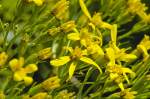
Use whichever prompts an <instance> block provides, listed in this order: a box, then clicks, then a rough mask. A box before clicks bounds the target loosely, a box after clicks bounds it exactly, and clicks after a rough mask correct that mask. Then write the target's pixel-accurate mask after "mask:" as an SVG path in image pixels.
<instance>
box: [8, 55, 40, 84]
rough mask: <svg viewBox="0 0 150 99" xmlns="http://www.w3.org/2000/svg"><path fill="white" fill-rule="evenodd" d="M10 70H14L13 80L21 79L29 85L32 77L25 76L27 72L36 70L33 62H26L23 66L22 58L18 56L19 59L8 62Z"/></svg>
mask: <svg viewBox="0 0 150 99" xmlns="http://www.w3.org/2000/svg"><path fill="white" fill-rule="evenodd" d="M9 65H10V68H11V70H12V71H13V72H14V75H13V77H14V80H15V81H22V80H24V83H25V84H26V85H30V84H31V83H32V82H33V79H32V77H29V76H27V74H28V73H33V72H35V71H37V69H38V68H37V66H36V65H35V64H28V65H27V66H25V68H23V65H24V58H23V57H20V58H19V59H12V60H11V61H10V62H9Z"/></svg>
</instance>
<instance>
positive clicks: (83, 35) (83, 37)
mask: <svg viewBox="0 0 150 99" xmlns="http://www.w3.org/2000/svg"><path fill="white" fill-rule="evenodd" d="M67 37H68V39H70V40H74V41H80V43H81V45H83V46H85V47H86V48H87V51H88V52H89V54H98V55H99V56H101V57H103V56H104V52H103V50H102V48H101V47H100V46H99V45H98V44H97V43H96V42H95V41H94V40H93V39H98V41H99V42H98V43H100V44H102V37H98V36H92V35H91V34H90V33H89V32H88V30H87V28H83V29H82V30H81V32H80V33H79V32H76V33H70V34H68V35H67Z"/></svg>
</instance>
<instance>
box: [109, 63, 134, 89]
mask: <svg viewBox="0 0 150 99" xmlns="http://www.w3.org/2000/svg"><path fill="white" fill-rule="evenodd" d="M107 71H108V72H109V73H110V79H111V80H114V81H115V82H116V83H118V86H119V87H120V89H121V90H124V87H123V83H122V82H123V78H125V80H126V81H127V82H128V83H130V82H129V79H128V77H127V75H126V74H127V73H128V74H130V75H131V76H132V77H135V73H134V72H133V71H132V70H131V69H129V68H125V67H123V66H121V65H117V64H115V65H111V66H108V67H107Z"/></svg>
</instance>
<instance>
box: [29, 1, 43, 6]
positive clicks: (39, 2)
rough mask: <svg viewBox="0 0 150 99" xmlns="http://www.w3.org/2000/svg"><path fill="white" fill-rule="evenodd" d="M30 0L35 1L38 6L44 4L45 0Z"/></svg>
mask: <svg viewBox="0 0 150 99" xmlns="http://www.w3.org/2000/svg"><path fill="white" fill-rule="evenodd" d="M28 1H29V2H32V1H33V2H34V3H35V4H36V5H37V6H41V5H43V3H44V1H45V0H28Z"/></svg>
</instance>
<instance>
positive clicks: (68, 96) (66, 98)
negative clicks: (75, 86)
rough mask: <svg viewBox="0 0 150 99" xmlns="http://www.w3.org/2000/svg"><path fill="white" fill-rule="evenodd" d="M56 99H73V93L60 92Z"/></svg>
mask: <svg viewBox="0 0 150 99" xmlns="http://www.w3.org/2000/svg"><path fill="white" fill-rule="evenodd" d="M55 98H56V99H75V96H74V92H68V91H67V90H62V91H60V92H59V93H58V94H57V95H56V97H55Z"/></svg>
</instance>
